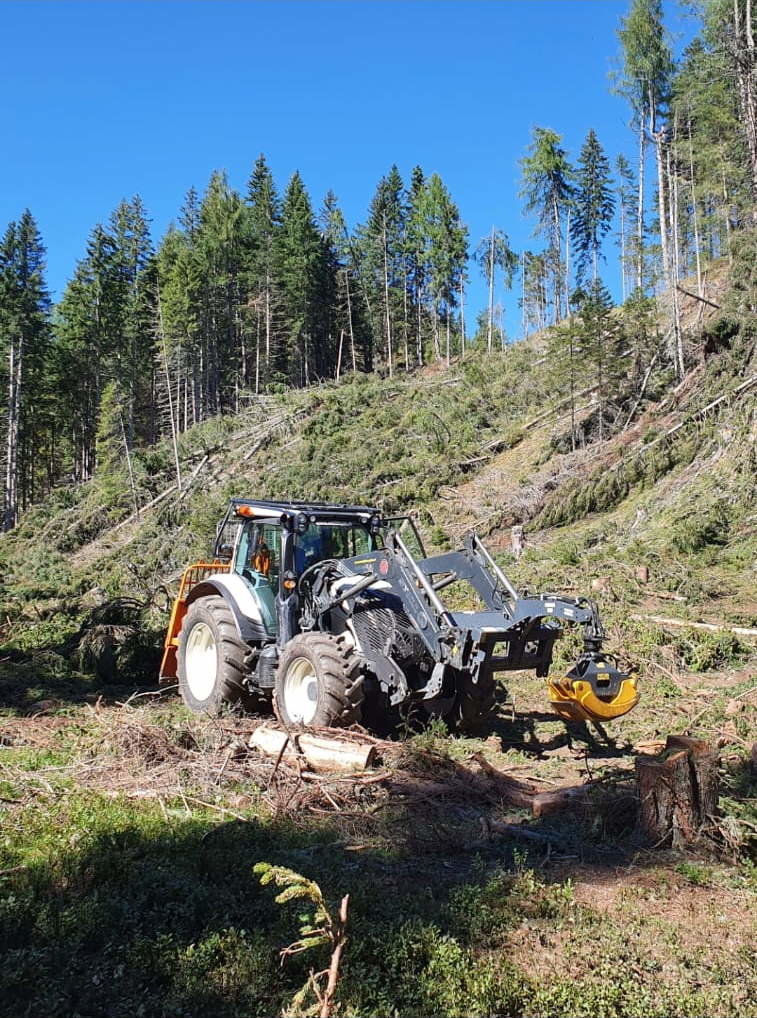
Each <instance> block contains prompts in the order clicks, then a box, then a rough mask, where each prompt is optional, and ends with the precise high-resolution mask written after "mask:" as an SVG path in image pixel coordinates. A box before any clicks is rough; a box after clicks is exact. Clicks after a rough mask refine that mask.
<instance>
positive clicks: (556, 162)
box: [520, 127, 573, 322]
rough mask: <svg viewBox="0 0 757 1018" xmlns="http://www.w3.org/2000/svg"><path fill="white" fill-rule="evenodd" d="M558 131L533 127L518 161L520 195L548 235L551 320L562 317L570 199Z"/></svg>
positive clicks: (569, 174)
mask: <svg viewBox="0 0 757 1018" xmlns="http://www.w3.org/2000/svg"><path fill="white" fill-rule="evenodd" d="M561 142H562V139H561V137H560V135H559V134H556V133H555V132H554V131H551V130H550V129H549V128H546V127H535V128H534V131H533V139H532V141H531V144H530V146H529V149H528V155H526V156H525V157H524V158H523V159H522V160H521V171H522V177H523V184H522V187H521V192H520V194H521V197H522V198H524V199H525V202H526V211H527V212H530V213H532V214H533V215H535V216H536V217H537V228H536V233H537V234H542V235H544V236H545V237H546V238H547V242H548V245H549V247H548V250H549V254H550V259H549V260H550V267H551V270H552V307H553V314H554V320H555V321H556V322H559V321H560V319H561V318H562V308H563V292H564V288H565V283H566V267H565V263H564V261H563V257H562V237H563V221H564V218H565V215H566V212H567V211H568V209H569V207H570V205H571V202H572V200H573V186H572V178H573V171H572V169H571V167H570V164H569V163H568V158H567V154H566V152H565V149H563V147H562V144H561Z"/></svg>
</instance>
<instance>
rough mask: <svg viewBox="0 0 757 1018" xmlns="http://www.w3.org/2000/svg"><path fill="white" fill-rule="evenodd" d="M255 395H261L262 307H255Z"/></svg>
mask: <svg viewBox="0 0 757 1018" xmlns="http://www.w3.org/2000/svg"><path fill="white" fill-rule="evenodd" d="M255 395H256V396H259V395H260V308H259V307H256V308H255Z"/></svg>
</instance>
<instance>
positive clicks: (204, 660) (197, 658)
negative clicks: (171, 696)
mask: <svg viewBox="0 0 757 1018" xmlns="http://www.w3.org/2000/svg"><path fill="white" fill-rule="evenodd" d="M184 670H185V672H186V679H187V685H188V686H189V691H190V693H191V694H192V696H193V697H194V698H195V700H207V699H208V697H209V696H210V694H211V693H212V692H213V689H214V687H215V684H216V677H217V675H218V654H217V653H216V639H215V636H214V635H213V630H212V629H211V628H210V626H209V625H208V624H207V623H206V622H196V623H195V624H194V625H193V626H192V629H191V632H190V633H189V638H188V639H187V649H186V653H185V655H184Z"/></svg>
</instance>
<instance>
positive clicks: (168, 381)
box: [158, 291, 181, 491]
mask: <svg viewBox="0 0 757 1018" xmlns="http://www.w3.org/2000/svg"><path fill="white" fill-rule="evenodd" d="M158 324H159V326H160V340H161V344H162V347H163V370H164V371H165V375H166V389H167V391H168V412H169V414H170V415H171V442H172V444H173V456H174V463H175V466H176V487H177V488H178V489H179V491H181V466H180V464H179V442H178V437H177V434H176V421H175V420H174V415H173V396H172V395H171V376H170V374H169V372H168V350H167V348H166V333H165V330H164V328H163V302H162V301H161V299H160V291H158Z"/></svg>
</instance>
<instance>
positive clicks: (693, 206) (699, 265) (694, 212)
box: [688, 117, 702, 297]
mask: <svg viewBox="0 0 757 1018" xmlns="http://www.w3.org/2000/svg"><path fill="white" fill-rule="evenodd" d="M688 128H689V170H690V173H691V214H692V216H693V219H694V258H695V260H696V266H697V294H698V296H700V297H701V296H702V261H701V257H700V253H699V248H700V243H699V212H698V209H697V192H696V188H695V186H694V147H693V145H692V142H691V117H689V121H688Z"/></svg>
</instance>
